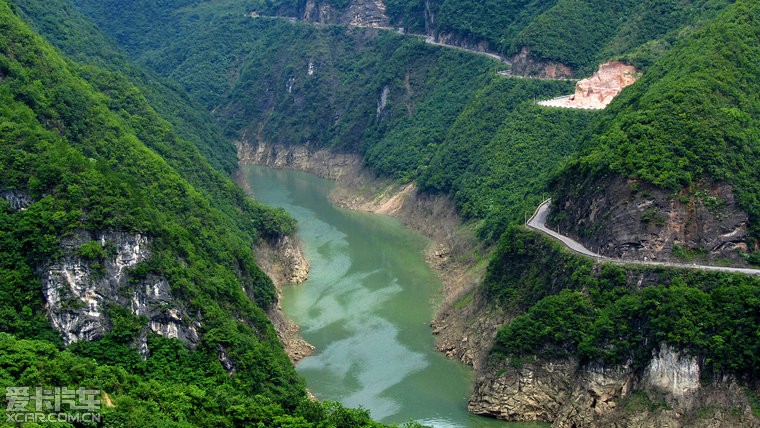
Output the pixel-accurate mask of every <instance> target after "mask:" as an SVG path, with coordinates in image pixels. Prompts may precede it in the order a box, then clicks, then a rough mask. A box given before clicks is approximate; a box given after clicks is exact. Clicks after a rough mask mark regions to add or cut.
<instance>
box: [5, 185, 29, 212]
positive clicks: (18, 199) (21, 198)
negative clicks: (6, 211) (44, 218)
mask: <svg viewBox="0 0 760 428" xmlns="http://www.w3.org/2000/svg"><path fill="white" fill-rule="evenodd" d="M0 198H2V199H3V200H5V202H8V205H10V206H11V208H13V209H14V210H25V209H27V208H28V207H29V205H31V204H32V199H31V197H30V196H29V194H28V193H26V192H24V191H21V190H12V189H4V190H0Z"/></svg>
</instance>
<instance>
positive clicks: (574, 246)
mask: <svg viewBox="0 0 760 428" xmlns="http://www.w3.org/2000/svg"><path fill="white" fill-rule="evenodd" d="M551 202H552V200H551V199H547V200H545V201H544V202H542V203H541V205H539V206H538V208H536V212H535V213H533V215H532V216H531V217H530V218H529V219H528V221H527V222H526V223H525V225H526V226H528V227H529V228H531V229H533V230H537V231H539V232H541V233H544V234H546V235H549V236H551V237H552V238H554V239H556V240H558V241H560V242H562V244H564V245H565V247H567V248H568V249H569V250H570V251H573V252H574V253H577V254H580V255H583V256H586V257H592V258H594V259H596V260H598V261H600V262H603V263H615V264H621V265H623V264H636V265H647V266H658V267H675V268H683V269H700V270H705V271H718V272H732V273H742V274H746V275H760V269H748V268H736V267H728V266H710V265H698V264H687V263H670V262H654V261H642V260H625V259H614V258H610V257H605V256H603V255H601V254H598V253H595V252H593V251H591V250H589V249H588V248H586V247H585V246H583V244H581V243H580V242H578V241H576V240H574V239H572V238H570V237H568V236H565V235H562V234H561V233H559V232H558V231H555V230H552V229H549V228H548V227H546V217H547V216H548V215H549V207H550V206H551Z"/></svg>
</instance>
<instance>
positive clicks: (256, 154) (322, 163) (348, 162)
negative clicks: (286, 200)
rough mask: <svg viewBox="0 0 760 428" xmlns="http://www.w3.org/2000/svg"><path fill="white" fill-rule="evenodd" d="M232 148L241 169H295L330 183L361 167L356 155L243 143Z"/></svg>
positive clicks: (236, 143)
mask: <svg viewBox="0 0 760 428" xmlns="http://www.w3.org/2000/svg"><path fill="white" fill-rule="evenodd" d="M235 145H236V147H237V153H238V159H239V160H240V164H241V165H265V166H271V167H273V168H288V169H295V170H298V171H305V172H310V173H312V174H314V175H318V176H320V177H324V178H328V179H331V180H337V179H339V178H340V177H342V176H345V175H347V174H348V173H349V172H352V171H357V170H358V169H359V168H360V167H361V159H360V158H359V157H358V156H356V155H351V154H342V153H333V152H330V151H328V150H310V149H309V147H308V146H297V147H290V146H287V147H286V146H281V145H269V144H264V143H250V142H244V141H236V142H235Z"/></svg>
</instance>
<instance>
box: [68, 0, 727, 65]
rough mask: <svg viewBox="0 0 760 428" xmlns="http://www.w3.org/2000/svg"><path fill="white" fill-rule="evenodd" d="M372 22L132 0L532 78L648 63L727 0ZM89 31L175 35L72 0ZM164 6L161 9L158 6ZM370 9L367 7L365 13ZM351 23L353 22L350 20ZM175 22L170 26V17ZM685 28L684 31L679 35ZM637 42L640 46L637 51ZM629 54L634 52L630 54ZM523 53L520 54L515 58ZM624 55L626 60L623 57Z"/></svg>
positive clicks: (394, 16)
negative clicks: (352, 28) (483, 60)
mask: <svg viewBox="0 0 760 428" xmlns="http://www.w3.org/2000/svg"><path fill="white" fill-rule="evenodd" d="M380 3H382V4H383V5H384V6H385V10H384V13H382V14H379V16H381V18H380V19H378V11H377V10H375V6H374V4H375V2H359V1H351V0H297V1H284V0H280V1H249V2H218V3H216V4H214V5H209V4H208V3H206V4H204V2H198V1H189V0H185V1H182V2H173V3H172V5H166V4H160V3H158V4H156V3H153V2H140V3H139V5H140V10H144V11H145V12H147V15H146V16H151V17H152V18H153V19H156V20H157V21H158V22H171V21H172V20H173V19H175V18H176V13H177V11H178V10H179V11H183V10H184V11H192V13H193V15H194V17H195V19H199V21H197V22H202V20H203V15H204V14H205V13H207V12H208V11H209V10H212V9H213V11H214V13H215V14H219V12H221V11H224V12H237V13H246V14H247V13H252V12H255V13H257V14H261V15H269V16H286V17H295V18H298V19H304V20H307V21H310V22H320V23H326V24H338V23H341V24H346V23H349V22H357V21H358V23H360V24H363V25H384V26H392V27H399V28H403V29H405V31H407V32H412V33H417V34H426V35H431V36H433V37H435V38H436V39H437V40H440V41H443V42H446V43H450V44H455V45H462V46H470V47H476V48H478V49H483V48H485V49H488V50H490V51H493V52H498V53H501V54H504V55H506V56H508V57H512V58H513V61H514V62H515V66H516V68H517V69H518V71H519V72H520V73H525V74H531V73H538V72H540V69H541V68H542V66H543V64H546V63H558V64H562V65H564V66H567V67H568V72H569V73H573V72H575V73H576V74H577V73H581V74H588V73H590V72H591V71H593V70H594V69H595V68H596V65H597V64H598V63H599V62H602V60H605V59H609V58H611V57H616V56H621V55H627V56H629V61H632V62H634V65H637V66H646V65H648V64H649V63H650V62H651V61H652V60H653V58H656V57H657V56H658V55H659V54H661V53H662V52H663V51H664V50H666V49H667V48H668V47H669V46H670V45H671V44H672V42H673V41H674V40H675V39H676V38H677V37H678V33H679V32H681V31H684V29H685V28H686V29H688V28H690V27H691V26H693V25H695V24H697V23H698V22H700V21H702V20H704V19H707V18H711V17H714V16H715V14H716V13H717V12H719V11H720V10H722V9H724V8H725V7H726V6H727V5H729V4H731V3H732V1H730V0H692V1H677V0H667V1H662V0H647V1H633V0H614V1H600V0H593V1H588V0H552V1H539V0H529V1H526V0H508V1H495V0H489V1H474V0H387V1H382V2H380ZM76 4H78V5H79V6H80V7H82V8H83V9H84V10H85V11H86V13H87V14H88V15H89V16H92V17H93V18H94V19H95V20H96V22H97V23H98V25H100V26H101V27H102V28H104V29H106V31H108V32H109V33H111V34H114V35H115V37H116V38H117V40H118V41H119V43H120V44H122V45H124V46H126V47H127V49H128V50H129V51H130V52H132V53H140V52H144V51H145V50H152V49H155V48H156V47H158V46H159V45H161V42H159V40H166V39H167V38H171V37H173V36H176V34H177V33H176V29H175V28H173V27H171V26H154V25H152V21H146V20H144V19H141V18H140V17H135V16H125V15H127V14H122V13H120V12H119V11H120V7H119V6H120V4H121V2H120V1H119V0H108V1H93V0H77V1H76ZM167 6H168V7H167ZM370 9H371V10H370ZM357 17H359V18H358V20H357ZM175 22H176V21H175ZM687 31H688V30H687ZM644 44H646V46H645V47H644V48H643V49H637V48H638V47H640V46H641V45H644ZM634 51H635V54H634ZM523 52H525V53H527V56H526V55H520V54H521V53H523ZM631 54H632V55H631Z"/></svg>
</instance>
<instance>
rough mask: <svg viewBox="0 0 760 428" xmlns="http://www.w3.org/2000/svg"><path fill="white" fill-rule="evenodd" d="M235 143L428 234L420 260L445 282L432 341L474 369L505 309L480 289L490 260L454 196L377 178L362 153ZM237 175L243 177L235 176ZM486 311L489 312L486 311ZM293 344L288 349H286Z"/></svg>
mask: <svg viewBox="0 0 760 428" xmlns="http://www.w3.org/2000/svg"><path fill="white" fill-rule="evenodd" d="M236 145H237V149H238V158H239V159H240V165H241V166H242V165H262V166H269V167H273V168H279V169H292V170H298V171H303V172H308V173H311V174H314V175H316V176H319V177H322V178H327V179H331V180H334V181H335V183H336V184H335V187H334V189H333V191H332V193H331V195H330V199H331V200H332V201H333V203H335V204H336V205H338V206H340V207H343V208H347V209H352V210H360V211H366V212H372V213H376V214H383V215H390V216H393V217H395V218H397V219H399V220H400V221H401V222H402V224H404V225H405V226H407V227H409V228H411V229H414V230H417V231H418V232H421V233H422V234H424V235H425V236H427V237H428V238H429V239H430V242H429V244H428V246H427V249H426V251H425V260H426V262H427V263H428V265H429V266H430V267H431V268H433V269H434V270H435V271H436V273H437V276H438V278H439V279H440V281H441V283H442V289H441V292H440V296H439V298H438V299H436V301H435V302H434V314H435V315H434V317H433V319H432V320H431V321H430V323H431V326H432V328H433V334H434V335H435V336H436V349H437V350H438V351H440V352H442V353H444V354H445V355H446V356H447V357H449V358H452V359H457V360H459V361H460V362H461V363H463V364H466V365H469V366H472V367H473V368H475V369H478V368H479V367H480V366H481V364H482V362H484V360H485V358H486V356H487V353H488V350H490V349H491V346H492V344H493V340H494V337H495V334H496V331H497V330H498V327H499V326H501V325H503V323H504V322H505V321H506V315H505V314H503V313H500V312H499V311H498V310H497V309H494V308H492V307H489V305H487V304H486V302H485V299H484V298H483V297H482V296H481V295H480V293H479V291H478V285H479V284H480V283H481V281H482V278H483V275H484V273H485V268H486V265H487V262H486V254H487V249H485V248H482V246H480V244H479V243H478V242H477V240H476V238H475V237H474V236H473V234H472V233H471V232H470V231H469V230H468V228H467V227H466V226H465V225H464V223H463V222H462V220H461V218H460V217H459V216H458V215H457V213H456V208H455V206H454V203H453V201H451V200H450V199H449V198H447V197H446V196H443V195H429V194H424V193H421V192H419V191H418V189H417V188H416V186H415V185H414V184H413V183H397V182H394V181H392V180H389V179H386V178H378V177H376V176H375V175H374V174H373V173H372V172H371V171H369V170H367V169H366V168H364V167H362V162H361V158H360V157H359V156H357V155H354V154H346V153H333V152H331V151H329V150H310V149H309V148H308V147H304V146H299V147H285V146H272V145H266V144H255V145H254V144H248V143H244V142H237V143H236ZM238 181H244V180H240V179H239V177H238ZM246 184H247V183H246ZM483 311H489V314H487V316H483V315H484V314H483ZM490 312H494V313H490ZM497 312H498V313H497ZM283 336H285V337H288V336H286V335H284V334H283ZM288 342H290V341H289V340H288V341H284V343H285V346H286V348H289V347H290V346H291V345H290V344H289V343H288ZM297 352H298V350H297V349H288V353H289V354H290V355H293V354H294V353H297Z"/></svg>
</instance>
